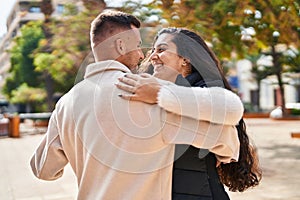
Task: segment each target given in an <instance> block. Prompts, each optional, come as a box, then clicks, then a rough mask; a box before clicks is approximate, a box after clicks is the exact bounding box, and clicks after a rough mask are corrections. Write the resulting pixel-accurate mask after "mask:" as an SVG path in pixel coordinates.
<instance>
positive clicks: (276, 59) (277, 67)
mask: <svg viewBox="0 0 300 200" xmlns="http://www.w3.org/2000/svg"><path fill="white" fill-rule="evenodd" d="M271 54H272V57H273V65H274V66H273V67H274V68H275V75H276V77H277V81H278V86H279V91H280V96H281V103H282V105H281V108H282V114H283V116H285V115H286V114H287V112H286V108H285V97H284V85H283V81H282V76H281V74H282V65H281V63H280V62H279V56H280V53H277V52H276V50H275V45H272V53H271Z"/></svg>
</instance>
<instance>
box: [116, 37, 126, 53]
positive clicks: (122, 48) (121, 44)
mask: <svg viewBox="0 0 300 200" xmlns="http://www.w3.org/2000/svg"><path fill="white" fill-rule="evenodd" d="M115 43H116V44H115V45H116V49H117V52H118V53H119V54H120V55H124V54H125V53H126V45H125V43H124V41H123V40H122V39H120V38H118V39H116V41H115Z"/></svg>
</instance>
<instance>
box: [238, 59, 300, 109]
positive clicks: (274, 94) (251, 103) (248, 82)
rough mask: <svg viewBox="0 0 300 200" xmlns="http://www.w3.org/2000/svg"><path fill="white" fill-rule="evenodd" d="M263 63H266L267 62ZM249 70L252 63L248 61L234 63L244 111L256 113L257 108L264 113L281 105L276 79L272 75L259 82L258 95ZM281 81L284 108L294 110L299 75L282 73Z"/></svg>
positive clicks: (299, 89)
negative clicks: (283, 93) (282, 84)
mask: <svg viewBox="0 0 300 200" xmlns="http://www.w3.org/2000/svg"><path fill="white" fill-rule="evenodd" d="M263 62H268V60H264V61H263ZM266 64H267V63H265V65H266ZM271 65H272V63H271ZM251 70H252V63H251V62H250V61H249V60H246V59H245V60H240V61H238V62H237V63H236V74H237V77H238V84H237V85H238V93H239V95H240V97H241V99H242V101H243V102H244V104H245V108H246V110H247V109H248V111H258V109H259V108H258V107H260V109H262V110H264V111H270V110H273V109H275V108H276V107H278V106H280V105H282V102H281V96H280V95H281V94H280V91H279V86H278V81H277V77H276V76H275V75H272V76H268V77H267V78H265V79H263V80H262V81H261V82H260V92H259V93H258V85H257V82H256V80H255V78H254V76H253V74H252V72H251ZM282 79H283V82H284V90H285V101H286V107H287V108H294V107H295V106H296V105H299V102H300V74H299V73H283V74H282ZM258 105H259V106H258Z"/></svg>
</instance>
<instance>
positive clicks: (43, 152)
mask: <svg viewBox="0 0 300 200" xmlns="http://www.w3.org/2000/svg"><path fill="white" fill-rule="evenodd" d="M67 163H68V160H67V157H66V155H65V153H64V151H63V149H62V144H61V141H60V137H59V134H58V129H57V126H56V118H55V112H53V113H52V115H51V118H50V120H49V126H48V129H47V133H46V134H45V136H44V138H43V139H42V141H41V143H40V144H39V146H38V147H37V149H36V150H35V152H34V154H33V156H32V158H31V160H30V166H31V169H32V172H33V174H34V175H35V176H36V177H37V178H39V179H43V180H55V179H58V178H59V177H61V176H62V175H63V171H64V167H65V166H66V164H67Z"/></svg>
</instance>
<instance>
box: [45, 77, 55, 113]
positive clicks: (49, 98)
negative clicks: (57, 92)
mask: <svg viewBox="0 0 300 200" xmlns="http://www.w3.org/2000/svg"><path fill="white" fill-rule="evenodd" d="M53 85H54V81H53V79H52V77H51V75H50V74H49V73H48V72H45V87H46V92H47V106H48V111H52V110H53V109H54V99H53V94H54V88H53Z"/></svg>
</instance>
